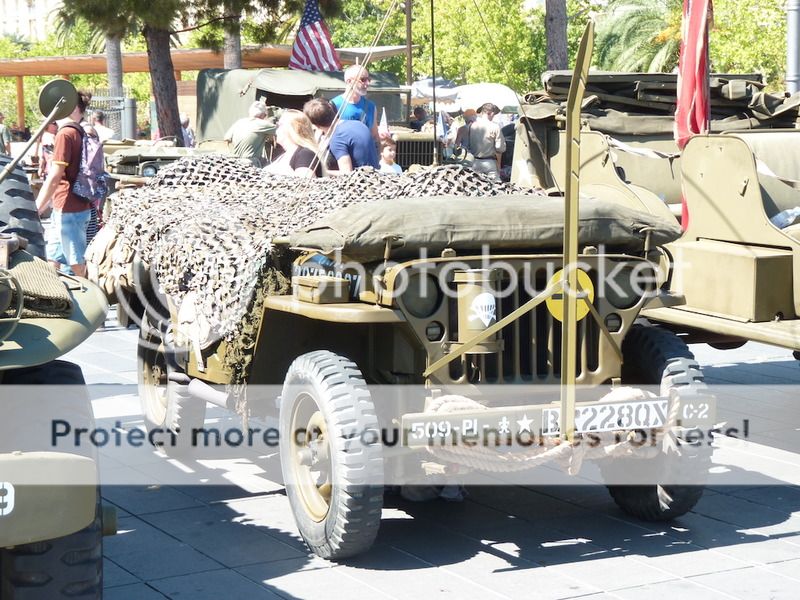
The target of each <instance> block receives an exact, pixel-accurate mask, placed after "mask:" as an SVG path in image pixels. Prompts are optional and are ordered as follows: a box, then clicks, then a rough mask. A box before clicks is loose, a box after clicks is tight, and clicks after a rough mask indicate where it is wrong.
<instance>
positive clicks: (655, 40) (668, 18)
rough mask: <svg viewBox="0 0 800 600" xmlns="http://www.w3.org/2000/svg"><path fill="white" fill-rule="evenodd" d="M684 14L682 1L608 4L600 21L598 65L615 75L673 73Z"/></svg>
mask: <svg viewBox="0 0 800 600" xmlns="http://www.w3.org/2000/svg"><path fill="white" fill-rule="evenodd" d="M682 13H683V3H682V0H609V3H608V6H607V8H606V10H605V11H604V14H603V15H601V17H600V18H599V19H598V28H597V41H596V46H595V57H596V59H595V64H597V65H598V66H599V67H600V68H602V69H607V70H613V71H633V72H636V71H644V72H650V71H655V72H658V71H671V70H673V69H674V68H675V67H676V66H677V65H678V54H679V49H680V40H681V16H682Z"/></svg>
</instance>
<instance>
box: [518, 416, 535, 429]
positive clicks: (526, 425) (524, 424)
mask: <svg viewBox="0 0 800 600" xmlns="http://www.w3.org/2000/svg"><path fill="white" fill-rule="evenodd" d="M531 423H533V419H529V418H528V415H522V418H521V419H519V420H518V421H517V425H519V432H520V433H522V432H523V431H527V432H528V433H531Z"/></svg>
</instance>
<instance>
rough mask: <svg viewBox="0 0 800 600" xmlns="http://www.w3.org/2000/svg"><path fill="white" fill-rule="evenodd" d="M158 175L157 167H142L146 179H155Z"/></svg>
mask: <svg viewBox="0 0 800 600" xmlns="http://www.w3.org/2000/svg"><path fill="white" fill-rule="evenodd" d="M156 173H158V167H157V166H155V165H145V166H143V167H142V175H143V176H144V177H155V176H156Z"/></svg>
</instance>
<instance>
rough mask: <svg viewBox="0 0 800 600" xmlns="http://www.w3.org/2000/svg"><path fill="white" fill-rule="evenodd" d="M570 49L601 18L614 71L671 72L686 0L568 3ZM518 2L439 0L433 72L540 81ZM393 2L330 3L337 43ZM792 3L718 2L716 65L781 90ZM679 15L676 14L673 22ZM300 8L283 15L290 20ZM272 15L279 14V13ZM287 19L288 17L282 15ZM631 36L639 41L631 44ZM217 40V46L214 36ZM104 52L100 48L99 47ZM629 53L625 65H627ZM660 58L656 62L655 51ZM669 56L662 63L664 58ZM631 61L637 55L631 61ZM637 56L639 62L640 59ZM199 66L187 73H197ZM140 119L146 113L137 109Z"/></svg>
mask: <svg viewBox="0 0 800 600" xmlns="http://www.w3.org/2000/svg"><path fill="white" fill-rule="evenodd" d="M566 2H567V14H568V41H569V45H570V56H573V55H574V52H575V50H576V47H577V43H578V40H579V38H580V35H581V33H582V31H583V28H584V25H585V23H586V20H587V19H588V18H589V17H590V16H593V15H595V14H597V17H598V37H597V44H596V52H595V64H596V66H598V67H600V68H605V69H615V68H617V69H618V68H620V66H625V65H626V64H627V65H628V66H630V65H631V64H638V65H640V66H639V68H642V69H647V68H657V69H660V70H666V71H669V70H672V69H673V68H674V66H675V65H676V64H677V54H676V52H677V46H678V44H677V41H678V40H679V38H680V26H679V23H680V21H679V16H680V6H681V1H680V0H608V1H607V2H606V1H604V0H566ZM522 4H523V3H522V2H521V0H482V1H481V2H480V3H478V2H477V0H435V2H434V21H435V26H436V42H437V43H436V74H437V76H441V77H445V78H447V79H452V80H454V81H456V82H457V83H473V82H478V81H491V82H498V83H504V84H506V85H508V86H510V87H511V88H513V89H515V90H516V91H518V92H525V91H528V90H532V89H536V88H538V87H539V86H540V77H541V73H542V71H543V70H544V68H545V14H544V8H543V6H542V7H536V8H532V9H528V10H526V9H524V8H523V6H522ZM391 5H392V2H391V0H342V1H341V2H335V0H325V1H324V2H322V6H323V11H324V12H325V11H327V23H328V26H329V28H330V30H331V32H332V35H333V40H334V43H335V45H336V46H341V47H343V46H368V45H370V44H371V43H372V42H373V39H374V37H375V32H376V31H377V30H378V28H379V26H380V23H381V21H382V19H383V17H384V15H385V14H386V11H387V10H388V9H389V7H390V6H391ZM625 6H634V7H638V9H640V13H639V14H640V17H637V19H620V20H618V22H617V23H616V24H615V25H614V27H613V31H612V33H613V35H609V34H608V32H606V33H604V31H603V26H604V23H605V24H608V23H609V22H611V21H612V20H613V18H612V17H611V16H610V15H611V10H612V9H617V10H618V9H620V8H624V7H625ZM430 7H431V3H430V2H429V1H428V2H426V1H418V2H415V3H414V4H413V6H412V10H413V25H412V34H413V39H414V44H415V49H414V53H413V75H414V79H418V78H421V77H427V76H430V74H431V32H430V23H431V19H430ZM479 9H480V10H479ZM785 10H786V0H750V1H749V2H740V1H739V0H715V1H714V26H713V28H712V30H711V44H710V52H711V61H712V67H713V69H714V70H716V71H718V72H726V71H727V72H761V73H763V74H764V75H765V76H766V78H767V81H768V82H769V83H770V87H771V89H783V86H784V78H785V62H786V13H785ZM676 15H677V18H678V20H677V21H676ZM298 17H299V15H297V14H291V15H284V16H281V17H280V18H279V21H280V19H284V21H285V23H286V24H287V25H288V24H290V23H289V21H291V20H295V21H296V20H297V19H298ZM273 20H274V17H273ZM284 21H281V22H284ZM218 33H219V32H218V31H217V33H216V34H215V33H214V32H211V31H205V30H200V31H197V32H195V33H193V34H191V35H190V36H188V42H187V43H186V47H203V46H207V45H209V43H210V40H213V39H215V38H217V37H219V36H218ZM286 33H287V31H286V28H285V27H284V28H280V27H275V24H274V23H271V24H269V25H268V26H265V24H264V23H259V22H258V19H245V21H244V22H243V27H242V37H243V40H242V41H243V44H247V43H264V42H266V41H271V42H278V43H281V42H282V43H286V40H285V36H286ZM96 38H97V35H96V34H94V35H93V33H92V30H91V29H90V27H89V25H88V24H87V23H86V22H80V21H79V22H78V23H77V25H76V26H75V27H74V28H73V29H72V30H71V32H70V35H68V36H61V37H59V36H58V35H57V32H53V33H51V34H50V35H49V37H48V38H47V39H46V40H44V41H42V42H40V43H35V44H29V43H26V42H25V41H24V40H19V39H14V38H10V37H7V36H6V37H0V57H1V58H21V57H33V56H66V55H71V54H83V53H85V52H86V49H87V48H91V47H93V44H95V43H96ZM631 40H636V42H635V43H633V42H632V41H631ZM379 44H381V45H392V44H405V15H404V13H403V9H402V5H400V4H399V3H398V4H397V5H396V8H395V11H394V12H393V14H392V15H391V17H390V19H389V21H388V23H387V26H386V30H385V32H384V34H383V36H382V37H381V39H380V40H379ZM211 45H214V44H213V43H212V44H211ZM144 50H145V43H144V39H143V37H142V36H141V35H140V34H135V35H129V36H127V37H126V38H125V39H124V41H123V51H126V52H130V51H144ZM98 51H99V50H98ZM620 57H627V59H629V62H628V63H621V62H620V60H621V58H620ZM654 57H656V58H659V61H656V62H653V60H652V59H653V58H654ZM662 59H663V60H662ZM630 60H633V62H630ZM637 61H638V62H637ZM372 68H373V70H381V71H390V72H393V73H395V74H396V75H397V76H398V79H399V80H400V81H401V82H404V81H405V75H406V74H405V56H395V57H392V58H388V59H385V60H381V61H378V62H376V63H373V65H372ZM194 76H195V74H193V73H184V78H185V79H191V78H193V77H194ZM48 79H49V78H48V77H27V78H26V79H25V107H26V121H27V124H28V125H29V126H31V127H35V126H36V125H37V124H38V123H39V122H40V120H41V115H40V114H39V112H38V108H37V94H38V90H39V87H40V86H41V85H42V84H43V83H44V82H45V81H47V80H48ZM71 80H72V82H73V83H74V84H75V85H76V87H79V88H88V89H93V88H94V87H95V86H97V87H101V88H102V87H105V86H106V77H105V75H75V76H74V77H72V79H71ZM124 84H125V86H126V87H127V88H128V89H129V90H130V91H131V93H132V95H133V96H134V97H135V98H136V99H137V101H138V102H139V103H140V105H142V106H146V105H147V102H148V101H149V99H150V79H149V74H148V73H127V74H125V76H124ZM15 98H16V83H15V80H14V78H0V110H2V111H3V112H5V114H6V116H7V121H6V122H7V123H9V124H10V123H11V122H13V121H14V120H15V118H16V117H15V115H16V104H15ZM140 115H141V116H142V120H144V119H145V118H146V116H147V115H146V111H143V110H140Z"/></svg>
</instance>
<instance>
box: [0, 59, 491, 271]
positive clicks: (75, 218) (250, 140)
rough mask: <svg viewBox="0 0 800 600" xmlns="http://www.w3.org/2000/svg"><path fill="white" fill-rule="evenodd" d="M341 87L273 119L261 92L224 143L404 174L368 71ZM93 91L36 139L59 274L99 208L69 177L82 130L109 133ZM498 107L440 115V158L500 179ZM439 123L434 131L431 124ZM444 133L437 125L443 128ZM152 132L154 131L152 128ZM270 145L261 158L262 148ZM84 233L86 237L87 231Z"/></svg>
mask: <svg viewBox="0 0 800 600" xmlns="http://www.w3.org/2000/svg"><path fill="white" fill-rule="evenodd" d="M344 78H345V83H346V84H347V88H346V91H345V92H344V93H342V94H340V95H338V96H336V97H334V98H332V99H331V100H327V99H325V98H314V99H312V100H309V101H308V102H306V103H305V105H304V106H303V109H302V110H284V111H283V112H282V114H281V115H280V118H279V119H278V120H277V122H275V121H274V119H272V118H271V117H270V116H269V109H268V107H267V106H266V104H265V103H264V102H263V101H262V100H256V101H255V102H253V103H252V104H251V105H250V107H249V110H248V114H247V116H245V117H243V118H241V119H239V120H237V121H236V122H235V123H234V124H233V125H232V126H231V127H230V128H229V129H228V131H227V132H226V134H225V136H224V139H225V140H226V142H227V143H228V145H229V150H230V151H231V152H232V153H233V154H235V155H237V156H239V157H241V158H244V159H247V160H249V161H250V162H251V163H252V164H253V165H255V166H257V167H263V168H265V169H266V170H267V171H268V172H271V173H276V174H282V175H293V176H298V177H322V176H329V175H337V174H340V173H347V172H349V171H353V170H354V169H358V168H360V167H364V166H369V167H372V168H374V169H376V170H379V171H381V172H385V173H402V171H403V169H402V167H401V166H400V165H399V164H398V163H397V141H396V139H395V137H394V136H393V135H392V134H391V132H390V131H389V130H388V127H387V126H386V125H385V122H384V121H385V115H384V117H383V120H382V121H381V123H380V127H379V123H378V110H377V107H376V105H375V103H374V102H372V101H371V100H369V99H368V98H367V89H368V87H369V83H370V74H369V71H368V70H367V69H366V68H365V67H363V66H359V65H353V66H351V67H349V68H348V69H347V70H346V71H345V73H344ZM90 101H91V95H90V94H88V93H86V92H83V91H81V92H79V93H78V103H77V105H76V107H75V109H74V110H73V112H72V113H71V114H70V115H69V116H68V117H66V118H64V119H61V120H59V121H58V122H52V123H49V124H48V126H47V127H46V129H45V131H44V133H43V134H42V136H41V138H40V140H39V141H38V145H37V151H36V156H37V158H38V175H39V177H40V178H41V180H42V181H43V184H42V188H41V190H40V191H39V194H38V197H37V201H36V203H37V208H38V210H39V212H40V213H41V214H46V213H50V226H49V228H48V231H47V258H48V260H49V261H50V262H51V263H53V265H54V266H55V267H56V268H58V269H61V270H64V271H66V272H71V273H74V274H76V275H85V273H86V263H85V252H86V247H87V244H88V241H90V240H91V237H92V235H93V233H94V232H95V231H96V230H97V227H98V225H99V218H100V217H99V215H100V214H101V208H102V207H101V206H100V203H98V202H87V201H86V200H85V199H83V198H81V197H79V196H78V195H77V194H76V193H75V191H74V189H73V185H74V182H75V179H76V175H77V170H78V168H79V165H80V163H81V153H82V152H85V150H84V143H83V140H84V137H85V136H89V137H90V138H92V139H95V140H97V141H98V142H99V143H101V144H102V143H104V142H106V141H108V140H113V139H116V138H117V135H116V132H115V131H114V129H113V128H111V127H109V126H108V124H107V116H106V114H105V113H104V112H103V111H102V110H93V111H91V112H90V113H87V107H88V106H89V102H90ZM499 113H500V110H499V108H498V107H497V106H495V105H494V104H492V103H486V104H484V105H482V106H481V107H479V108H478V109H477V110H474V109H467V110H465V111H463V113H462V115H461V117H460V120H459V122H458V123H456V122H454V121H453V119H452V118H451V117H450V116H449V115H447V114H446V113H441V116H440V117H439V118H440V123H442V124H443V125H445V130H446V131H447V134H446V136H445V135H440V136H439V137H440V143H441V144H442V145H443V147H444V150H445V156H449V155H451V154H452V155H454V156H457V157H458V156H461V157H467V158H468V160H469V162H470V164H471V165H472V167H473V168H474V169H475V170H476V171H478V172H482V173H486V174H488V175H490V176H493V177H496V178H499V177H500V167H501V156H502V154H503V152H504V151H505V149H506V147H505V139H504V137H503V135H502V132H501V129H500V126H499V125H498V124H497V123H496V122H495V117H496V115H498V114H499ZM4 119H5V117H4V115H3V114H2V113H0V151H4V152H6V153H10V150H11V148H10V144H11V141H12V139H13V136H12V132H11V130H10V128H9V127H7V126H6V125H5V124H4ZM180 120H181V129H182V130H181V133H182V136H183V140H182V141H183V145H184V146H186V147H193V146H194V145H195V134H194V131H193V130H192V128H191V126H190V119H189V117H188V115H186V114H183V113H182V114H181V115H180ZM434 127H435V125H434V118H433V117H432V116H431V115H429V114H428V112H427V110H426V109H425V107H423V106H418V107H416V108H415V109H414V112H413V119H412V120H411V121H410V122H409V128H410V129H412V130H414V131H422V132H425V131H430V130H432V129H433V128H434ZM437 131H439V130H438V129H437ZM442 134H444V132H442ZM153 135H156V136H157V135H158V130H157V129H156V130H155V131H154V132H153ZM270 144H271V145H272V146H273V149H272V150H273V151H272V153H271V157H270V159H269V160H267V159H266V154H267V153H266V152H265V150H266V148H268V146H269V145H270ZM87 232H88V235H87Z"/></svg>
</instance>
